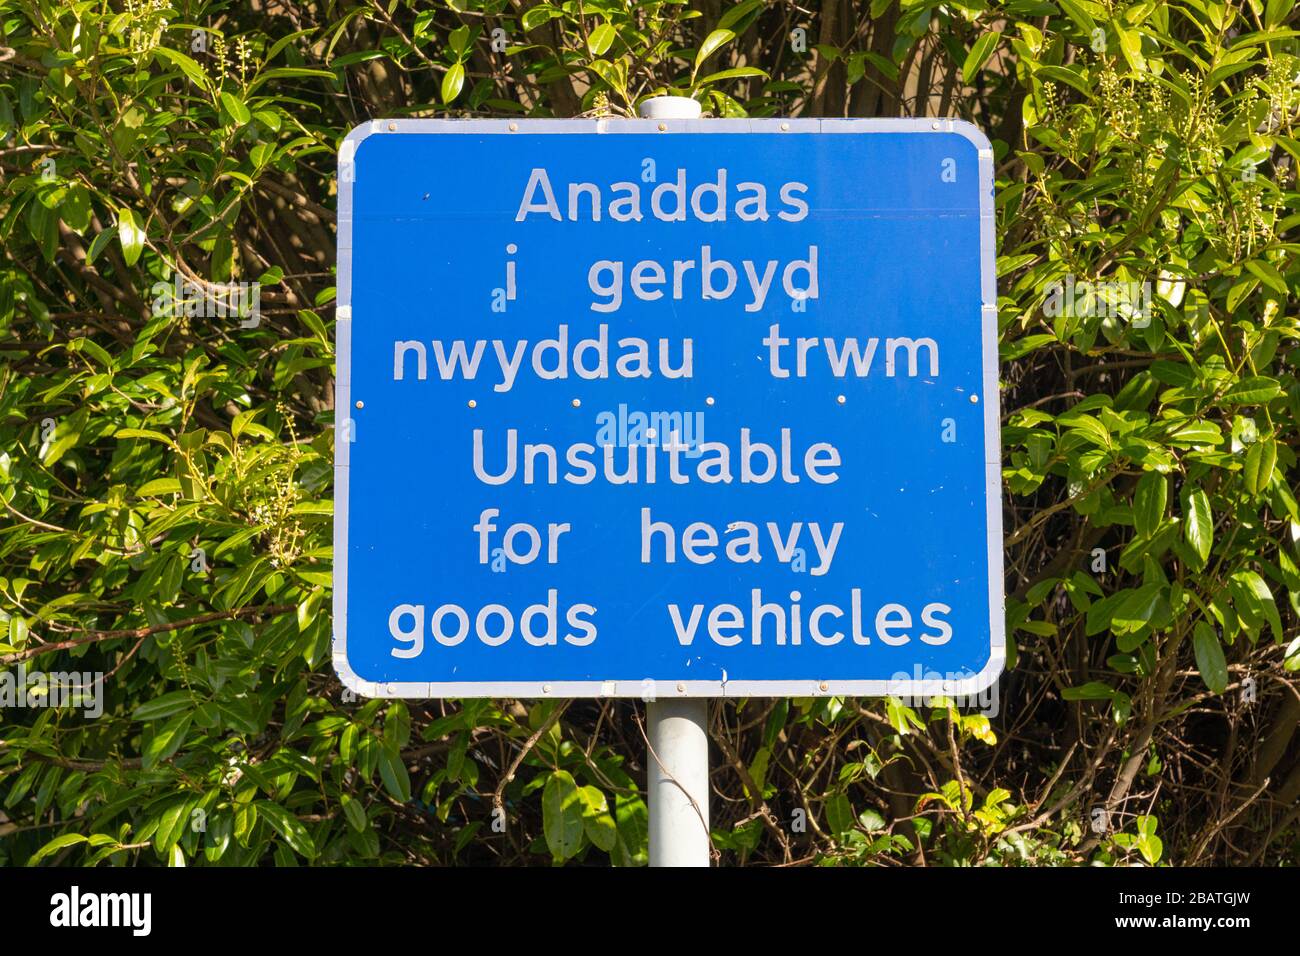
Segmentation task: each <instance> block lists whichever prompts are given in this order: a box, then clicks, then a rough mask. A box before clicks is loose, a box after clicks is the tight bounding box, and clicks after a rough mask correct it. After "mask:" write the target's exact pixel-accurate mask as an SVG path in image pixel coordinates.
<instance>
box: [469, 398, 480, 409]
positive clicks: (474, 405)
mask: <svg viewBox="0 0 1300 956" xmlns="http://www.w3.org/2000/svg"><path fill="white" fill-rule="evenodd" d="M469 407H470V408H478V402H476V401H475V400H474V399H472V398H471V399H470V400H469Z"/></svg>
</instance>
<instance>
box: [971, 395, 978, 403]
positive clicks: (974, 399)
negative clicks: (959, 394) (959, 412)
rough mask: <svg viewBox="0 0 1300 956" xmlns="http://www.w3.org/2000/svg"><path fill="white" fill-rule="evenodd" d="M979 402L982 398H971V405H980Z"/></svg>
mask: <svg viewBox="0 0 1300 956" xmlns="http://www.w3.org/2000/svg"><path fill="white" fill-rule="evenodd" d="M979 402H980V397H979V396H978V395H972V396H971V397H970V403H971V404H972V405H978V404H979Z"/></svg>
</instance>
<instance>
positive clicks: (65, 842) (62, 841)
mask: <svg viewBox="0 0 1300 956" xmlns="http://www.w3.org/2000/svg"><path fill="white" fill-rule="evenodd" d="M85 842H86V837H85V836H83V835H82V834H80V833H64V834H63V835H62V836H56V837H55V838H54V839H53V840H51V841H50V842H49V843H47V844H45V845H44V846H43V847H41V848H40V849H39V850H37V851H36V852H35V853H33V854H32V855H31V856H30V857H28V859H27V865H28V866H35V865H36V864H37V863H39V862H41V860H43V859H45V858H46V857H47V856H53V855H54V854H55V853H58V852H59V851H60V850H64V849H67V848H68V847H70V846H76V845H77V844H78V843H85Z"/></svg>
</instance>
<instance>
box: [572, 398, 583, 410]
mask: <svg viewBox="0 0 1300 956" xmlns="http://www.w3.org/2000/svg"><path fill="white" fill-rule="evenodd" d="M580 405H582V399H580V398H575V399H574V400H573V407H574V408H578V407H579V406H580Z"/></svg>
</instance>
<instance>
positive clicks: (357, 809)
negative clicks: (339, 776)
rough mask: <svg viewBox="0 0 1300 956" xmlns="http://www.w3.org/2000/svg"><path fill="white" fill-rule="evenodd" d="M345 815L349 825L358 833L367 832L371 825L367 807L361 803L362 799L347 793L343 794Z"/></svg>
mask: <svg viewBox="0 0 1300 956" xmlns="http://www.w3.org/2000/svg"><path fill="white" fill-rule="evenodd" d="M343 816H344V817H345V818H346V819H347V821H348V826H350V827H352V829H353V830H355V831H357V833H365V832H366V827H368V826H369V825H370V821H369V820H368V819H367V818H366V808H365V807H363V806H362V805H361V801H360V800H357V799H356V798H354V797H350V796H348V795H347V794H346V793H345V794H343Z"/></svg>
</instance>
